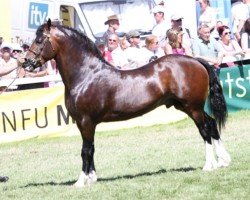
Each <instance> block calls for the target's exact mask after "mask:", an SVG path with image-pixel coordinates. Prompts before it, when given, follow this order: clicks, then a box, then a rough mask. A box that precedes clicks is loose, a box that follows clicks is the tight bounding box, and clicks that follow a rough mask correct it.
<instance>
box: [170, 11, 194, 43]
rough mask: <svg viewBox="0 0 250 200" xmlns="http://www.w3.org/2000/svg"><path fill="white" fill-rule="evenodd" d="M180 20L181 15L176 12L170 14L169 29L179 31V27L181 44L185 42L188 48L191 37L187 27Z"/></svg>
mask: <svg viewBox="0 0 250 200" xmlns="http://www.w3.org/2000/svg"><path fill="white" fill-rule="evenodd" d="M182 22H183V17H182V16H181V15H178V14H174V15H172V16H171V29H173V30H175V31H179V30H180V29H182V32H183V36H182V38H183V39H182V40H183V44H186V45H187V46H188V47H189V48H191V46H192V41H193V38H192V37H191V34H190V31H189V29H187V28H184V27H183V25H182Z"/></svg>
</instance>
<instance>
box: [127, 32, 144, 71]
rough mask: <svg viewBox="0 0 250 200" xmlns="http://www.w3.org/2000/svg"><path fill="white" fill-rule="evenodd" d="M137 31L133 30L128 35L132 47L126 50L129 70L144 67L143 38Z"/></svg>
mask: <svg viewBox="0 0 250 200" xmlns="http://www.w3.org/2000/svg"><path fill="white" fill-rule="evenodd" d="M140 35H141V34H140V33H139V32H138V31H137V30H131V31H129V32H128V33H127V34H126V37H127V40H128V42H129V44H130V46H129V47H128V48H127V49H125V51H124V52H125V54H126V56H127V59H128V62H129V68H130V69H133V68H137V67H140V66H142V65H143V56H142V50H141V46H140V43H141V38H140Z"/></svg>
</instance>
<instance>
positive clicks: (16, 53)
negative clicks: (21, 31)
mask: <svg viewBox="0 0 250 200" xmlns="http://www.w3.org/2000/svg"><path fill="white" fill-rule="evenodd" d="M11 46H12V54H11V55H12V57H13V58H15V59H17V58H18V57H20V55H21V53H22V52H23V49H22V48H21V46H20V44H18V43H12V44H11Z"/></svg>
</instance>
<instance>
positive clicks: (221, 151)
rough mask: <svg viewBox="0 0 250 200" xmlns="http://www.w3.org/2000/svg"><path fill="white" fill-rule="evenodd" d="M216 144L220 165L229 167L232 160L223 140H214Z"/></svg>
mask: <svg viewBox="0 0 250 200" xmlns="http://www.w3.org/2000/svg"><path fill="white" fill-rule="evenodd" d="M214 146H215V151H216V155H217V157H218V167H227V166H228V165H229V163H230V162H231V157H230V155H229V154H228V152H227V151H226V149H225V147H224V146H223V144H222V142H221V140H220V139H219V140H214Z"/></svg>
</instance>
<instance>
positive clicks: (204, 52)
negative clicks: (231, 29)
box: [192, 24, 223, 68]
mask: <svg viewBox="0 0 250 200" xmlns="http://www.w3.org/2000/svg"><path fill="white" fill-rule="evenodd" d="M198 34H199V36H198V37H197V38H196V39H195V40H194V42H193V46H192V47H193V55H194V57H198V58H202V59H204V60H206V61H207V62H209V63H210V64H212V65H214V67H216V68H219V65H220V64H221V62H222V59H223V53H222V50H221V48H220V46H219V44H218V42H217V41H216V40H215V39H214V38H213V37H210V35H211V33H210V28H209V26H208V25H207V24H202V25H200V26H199V28H198Z"/></svg>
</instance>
